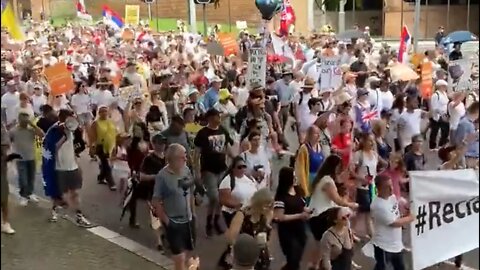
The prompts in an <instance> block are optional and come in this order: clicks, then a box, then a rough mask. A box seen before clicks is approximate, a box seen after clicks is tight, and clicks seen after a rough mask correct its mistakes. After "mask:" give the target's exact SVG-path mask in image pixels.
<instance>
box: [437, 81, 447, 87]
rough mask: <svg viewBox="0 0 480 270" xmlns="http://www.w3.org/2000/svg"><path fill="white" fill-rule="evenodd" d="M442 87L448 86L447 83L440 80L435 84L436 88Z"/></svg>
mask: <svg viewBox="0 0 480 270" xmlns="http://www.w3.org/2000/svg"><path fill="white" fill-rule="evenodd" d="M440 86H448V83H447V81H445V80H438V81H437V82H436V83H435V87H440Z"/></svg>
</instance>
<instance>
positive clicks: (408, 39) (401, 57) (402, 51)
mask: <svg viewBox="0 0 480 270" xmlns="http://www.w3.org/2000/svg"><path fill="white" fill-rule="evenodd" d="M411 43H412V36H411V35H410V32H409V31H408V27H407V26H406V25H404V26H403V28H402V33H401V35H400V47H399V48H398V62H400V63H404V64H405V63H406V62H407V55H408V48H409V46H410V44H411Z"/></svg>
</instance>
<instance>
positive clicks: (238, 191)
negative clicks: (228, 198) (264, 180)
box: [218, 175, 257, 213]
mask: <svg viewBox="0 0 480 270" xmlns="http://www.w3.org/2000/svg"><path fill="white" fill-rule="evenodd" d="M230 181H231V178H230V175H227V176H226V177H225V178H223V180H222V182H221V183H220V186H219V187H218V189H230V187H231V184H230ZM255 192H257V185H256V183H255V181H254V180H252V179H250V178H248V177H247V176H246V175H244V176H242V177H240V178H238V177H235V187H234V188H233V190H231V193H232V196H233V197H234V198H235V199H237V200H238V201H239V202H240V203H241V204H242V206H248V205H249V204H250V199H251V198H252V196H253V194H254V193H255ZM222 211H225V212H227V213H234V212H235V209H232V208H228V207H226V206H222Z"/></svg>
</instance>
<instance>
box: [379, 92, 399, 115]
mask: <svg viewBox="0 0 480 270" xmlns="http://www.w3.org/2000/svg"><path fill="white" fill-rule="evenodd" d="M380 97H381V100H382V111H390V110H391V109H392V106H393V101H394V100H395V97H394V96H393V94H392V92H391V91H385V92H383V91H380Z"/></svg>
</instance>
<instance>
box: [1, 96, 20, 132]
mask: <svg viewBox="0 0 480 270" xmlns="http://www.w3.org/2000/svg"><path fill="white" fill-rule="evenodd" d="M19 95H20V94H19V93H18V92H14V93H10V92H6V93H5V94H3V96H2V109H5V114H6V115H5V117H6V123H7V124H11V123H13V122H14V121H15V120H17V118H18V115H17V114H16V113H17V107H18V105H19V104H20V98H19Z"/></svg>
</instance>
